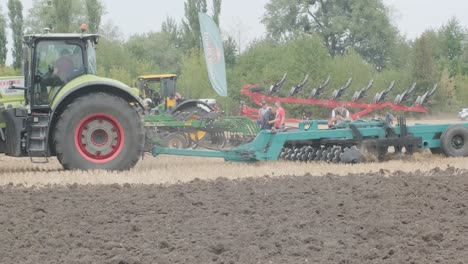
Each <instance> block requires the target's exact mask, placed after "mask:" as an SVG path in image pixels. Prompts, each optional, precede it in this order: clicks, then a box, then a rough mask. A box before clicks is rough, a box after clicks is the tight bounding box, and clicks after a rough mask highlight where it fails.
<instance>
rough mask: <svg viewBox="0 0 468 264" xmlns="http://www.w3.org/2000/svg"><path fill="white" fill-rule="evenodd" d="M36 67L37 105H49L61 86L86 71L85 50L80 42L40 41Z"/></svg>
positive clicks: (35, 88)
mask: <svg viewBox="0 0 468 264" xmlns="http://www.w3.org/2000/svg"><path fill="white" fill-rule="evenodd" d="M34 67H35V69H34V72H33V74H34V80H35V81H34V87H33V90H34V102H35V105H48V104H49V103H50V102H52V99H53V98H54V96H55V95H56V94H57V93H58V91H59V90H60V88H61V87H63V86H64V85H65V84H67V83H68V82H69V81H71V80H72V79H74V78H76V77H78V76H80V75H83V74H84V73H85V67H84V63H83V50H82V48H81V46H80V45H79V43H70V42H67V41H63V40H60V41H57V40H45V41H40V42H39V43H38V44H37V47H36V57H35V61H34Z"/></svg>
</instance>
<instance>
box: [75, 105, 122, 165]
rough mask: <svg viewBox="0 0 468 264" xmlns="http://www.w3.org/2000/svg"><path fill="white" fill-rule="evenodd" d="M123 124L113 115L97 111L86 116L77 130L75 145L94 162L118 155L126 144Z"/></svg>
mask: <svg viewBox="0 0 468 264" xmlns="http://www.w3.org/2000/svg"><path fill="white" fill-rule="evenodd" d="M124 140H125V135H124V131H123V128H122V125H121V124H120V123H119V121H117V119H115V118H114V117H113V116H111V115H108V114H104V113H95V114H91V115H89V116H86V117H84V118H83V119H82V120H81V121H80V123H79V124H78V126H77V127H76V130H75V146H76V149H77V150H78V152H79V153H80V155H81V156H82V157H83V158H85V159H86V160H88V161H91V162H93V163H105V162H109V161H111V160H113V159H114V158H115V157H117V156H118V155H119V154H120V152H121V151H122V148H123V146H124Z"/></svg>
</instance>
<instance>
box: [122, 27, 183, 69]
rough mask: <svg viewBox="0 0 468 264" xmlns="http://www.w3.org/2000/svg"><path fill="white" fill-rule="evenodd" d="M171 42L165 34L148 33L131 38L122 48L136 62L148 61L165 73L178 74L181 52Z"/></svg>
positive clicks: (170, 38)
mask: <svg viewBox="0 0 468 264" xmlns="http://www.w3.org/2000/svg"><path fill="white" fill-rule="evenodd" d="M171 40H172V36H171V35H169V34H167V33H163V32H150V33H146V34H141V35H134V36H131V37H130V38H129V39H128V41H127V42H126V43H125V45H124V47H125V49H126V50H128V51H129V52H130V53H131V54H132V56H133V57H134V58H135V59H137V60H141V61H148V62H150V63H151V64H152V65H155V66H157V68H158V69H159V70H162V71H165V72H171V73H179V72H180V65H179V64H180V61H181V58H182V52H181V50H180V49H179V48H178V47H177V46H176V44H175V43H173V42H172V41H171Z"/></svg>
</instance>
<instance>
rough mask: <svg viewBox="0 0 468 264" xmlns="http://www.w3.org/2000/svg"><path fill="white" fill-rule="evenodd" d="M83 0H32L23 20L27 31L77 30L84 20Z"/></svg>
mask: <svg viewBox="0 0 468 264" xmlns="http://www.w3.org/2000/svg"><path fill="white" fill-rule="evenodd" d="M85 6H86V5H85V2H84V0H33V7H32V8H31V9H30V10H29V13H28V16H27V19H26V20H25V29H26V32H27V33H41V32H42V31H43V30H44V28H50V29H51V30H52V31H53V32H63V33H66V32H78V31H79V29H80V25H81V23H83V22H85V20H86V10H85V8H84V7H85Z"/></svg>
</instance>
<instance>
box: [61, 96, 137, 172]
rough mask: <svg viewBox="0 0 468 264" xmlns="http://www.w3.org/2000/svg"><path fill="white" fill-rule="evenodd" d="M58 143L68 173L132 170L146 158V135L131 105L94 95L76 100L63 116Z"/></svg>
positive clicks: (116, 97)
mask: <svg viewBox="0 0 468 264" xmlns="http://www.w3.org/2000/svg"><path fill="white" fill-rule="evenodd" d="M54 143H55V149H56V153H57V158H58V160H59V161H60V163H61V164H62V166H63V167H64V168H65V169H71V170H75V169H80V170H87V169H104V170H128V169H130V168H132V167H133V166H135V164H136V163H137V162H138V159H139V158H140V156H141V154H142V151H143V146H144V132H143V127H142V124H141V122H140V116H139V115H138V113H137V111H136V110H135V109H133V108H132V107H131V106H130V105H129V103H128V102H127V101H125V100H124V99H122V98H120V97H118V96H115V95H111V94H106V93H91V94H87V95H85V96H82V97H79V98H77V99H75V100H74V101H73V102H72V103H71V104H69V105H68V106H67V108H66V109H65V111H64V112H63V113H62V114H61V115H60V117H59V119H58V121H57V125H56V127H55V133H54Z"/></svg>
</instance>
